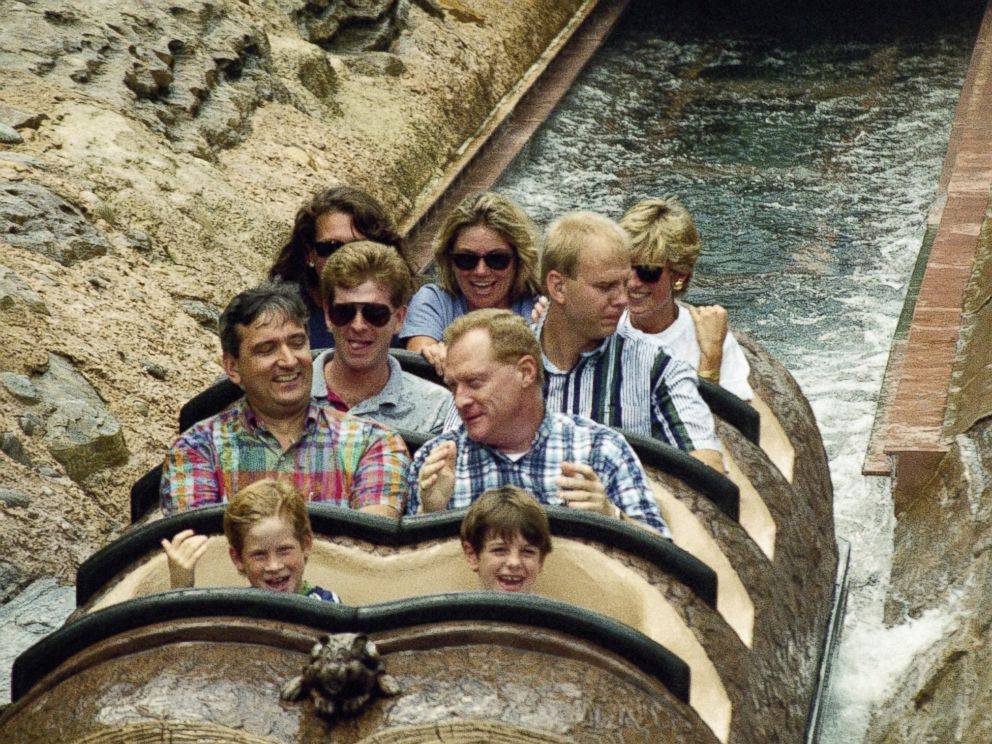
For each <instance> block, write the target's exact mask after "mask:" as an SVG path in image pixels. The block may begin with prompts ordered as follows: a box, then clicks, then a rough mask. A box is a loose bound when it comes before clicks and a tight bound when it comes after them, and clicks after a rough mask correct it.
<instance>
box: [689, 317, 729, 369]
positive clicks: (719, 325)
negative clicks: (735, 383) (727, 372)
mask: <svg viewBox="0 0 992 744" xmlns="http://www.w3.org/2000/svg"><path fill="white" fill-rule="evenodd" d="M688 310H689V315H690V316H691V317H692V322H693V323H694V324H695V326H696V340H697V342H698V343H699V376H700V377H705V378H707V379H709V380H713V381H714V382H719V380H720V365H721V364H723V342H724V340H725V339H726V338H727V310H726V308H723V307H721V306H720V305H701V306H699V307H695V306H693V305H689V306H688Z"/></svg>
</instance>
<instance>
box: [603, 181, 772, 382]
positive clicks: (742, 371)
mask: <svg viewBox="0 0 992 744" xmlns="http://www.w3.org/2000/svg"><path fill="white" fill-rule="evenodd" d="M620 226H621V227H623V229H624V230H625V231H626V232H627V234H628V235H629V236H630V239H631V246H632V250H631V265H632V270H631V272H630V279H629V281H628V283H627V299H628V305H627V311H626V312H625V313H624V314H623V316H622V317H621V318H620V324H619V325H618V326H617V332H618V333H620V334H621V335H624V336H627V337H629V338H636V339H639V340H644V341H650V342H651V343H654V344H657V345H659V346H661V347H662V348H663V349H664V350H665V351H666V352H668V353H669V354H670V355H671V356H673V357H675V358H676V359H681V360H683V361H685V362H688V363H689V364H691V365H692V366H693V367H694V368H695V369H696V370H697V372H698V374H699V376H700V377H702V378H704V379H708V380H710V381H712V382H715V383H718V384H719V385H720V386H722V387H724V388H726V389H727V390H729V391H730V392H732V393H733V394H734V395H736V396H737V397H738V398H741V399H742V400H752V399H753V398H754V391H753V390H752V389H751V386H750V384H748V376H749V375H750V373H751V368H750V366H749V365H748V363H747V359H746V358H745V356H744V352H743V351H742V350H741V347H740V344H738V343H737V339H735V338H734V335H733V334H732V333H730V331H729V330H728V328H727V311H726V310H725V309H724V308H723V307H721V306H719V305H710V306H700V307H694V306H692V305H690V304H688V303H685V302H682V301H680V298H681V297H682V295H684V294H685V292H686V290H687V289H688V288H689V281H690V280H691V279H692V272H693V269H694V268H695V266H696V261H697V260H698V259H699V252H700V247H701V246H700V240H699V233H698V232H697V231H696V225H695V224H694V223H693V221H692V216H691V215H690V214H689V212H688V211H687V210H686V208H685V207H684V206H682V204H681V203H680V202H679V201H678V199H675V198H667V199H645V200H644V201H641V202H638V203H637V204H635V205H634V206H633V207H631V208H630V209H629V210H627V213H626V214H625V215H624V216H623V217H622V218H621V219H620Z"/></svg>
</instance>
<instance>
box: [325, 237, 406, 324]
mask: <svg viewBox="0 0 992 744" xmlns="http://www.w3.org/2000/svg"><path fill="white" fill-rule="evenodd" d="M369 280H371V281H373V282H375V283H376V284H380V285H382V286H383V287H385V288H386V291H387V292H389V301H390V302H391V303H392V304H393V307H394V308H396V307H399V306H400V305H405V304H406V303H408V302H409V301H410V297H411V295H413V277H412V276H411V275H410V268H409V267H408V266H407V265H406V261H404V260H403V259H402V258H401V257H400V254H399V253H397V252H396V249H395V248H391V247H389V246H388V245H383V244H382V243H374V242H372V241H371V240H357V241H355V242H354V243H348V244H346V245H344V246H342V247H341V248H339V249H338V250H337V251H335V252H334V253H333V254H332V255H331V257H330V258H328V259H327V263H326V264H324V270H323V272H321V275H320V297H321V299H322V300H323V301H324V304H326V305H330V304H331V303H332V302H333V301H334V288H335V287H342V288H343V289H354V288H355V287H357V286H358V285H359V284H362V283H363V282H366V281H369Z"/></svg>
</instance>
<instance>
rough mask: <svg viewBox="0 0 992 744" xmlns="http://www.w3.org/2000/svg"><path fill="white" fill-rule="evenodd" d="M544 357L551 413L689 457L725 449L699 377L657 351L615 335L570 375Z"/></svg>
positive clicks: (583, 358)
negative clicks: (587, 420) (649, 440)
mask: <svg viewBox="0 0 992 744" xmlns="http://www.w3.org/2000/svg"><path fill="white" fill-rule="evenodd" d="M541 330H542V329H540V328H539V329H538V337H540V333H541ZM542 357H543V360H544V400H545V404H546V405H547V406H548V408H549V409H551V410H552V411H561V412H562V413H575V414H578V415H580V416H587V417H589V418H591V419H593V420H594V421H598V422H600V423H602V424H607V425H609V426H612V427H615V428H618V429H626V430H627V431H632V432H634V433H635V434H642V435H644V436H650V437H654V438H655V439H657V440H659V441H661V442H664V443H665V444H670V445H672V446H673V447H678V448H679V449H680V450H685V451H687V452H689V451H692V450H697V449H713V450H718V451H719V450H721V447H720V442H719V440H718V439H717V437H716V428H715V424H714V423H713V414H712V413H710V409H709V407H707V405H706V403H705V402H703V399H702V398H701V397H699V388H698V378H697V377H696V373H695V372H694V371H693V369H692V367H690V366H689V365H688V364H686V363H685V362H681V361H679V360H677V359H672V357H670V356H668V354H666V353H665V352H664V351H662V350H661V349H659V348H658V347H657V346H654V345H651V344H648V343H645V342H642V341H637V340H634V339H630V338H625V337H624V336H621V335H619V334H616V333H614V334H613V335H611V336H608V337H607V338H605V339H603V343H601V344H600V345H599V346H598V347H596V348H595V349H593V350H592V351H587V352H584V353H582V354H581V355H580V356H579V361H578V362H576V364H575V366H574V367H572V369H571V370H568V371H563V370H560V369H558V368H557V367H555V365H554V364H552V363H551V360H549V359H548V358H547V357H546V356H544V355H543V354H542Z"/></svg>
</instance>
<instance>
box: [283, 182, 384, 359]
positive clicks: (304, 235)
mask: <svg viewBox="0 0 992 744" xmlns="http://www.w3.org/2000/svg"><path fill="white" fill-rule="evenodd" d="M356 240H374V241H376V242H377V243H384V244H385V245H389V246H392V247H393V248H395V249H396V250H397V251H398V252H399V253H400V255H401V256H402V255H403V239H402V238H401V237H400V235H399V234H398V233H397V232H396V228H395V227H394V226H393V222H392V220H390V219H389V216H388V215H387V214H386V210H384V209H383V208H382V205H381V204H379V202H378V201H376V199H375V198H374V197H373V196H371V195H370V194H368V193H366V192H364V191H362V190H361V189H356V188H352V187H350V186H332V187H331V188H327V189H323V190H321V191H318V192H317V193H316V194H314V195H313V196H312V197H311V198H310V199H309V200H308V201H307V203H306V204H304V205H303V206H302V207H300V209H299V211H298V212H297V213H296V219H295V221H294V223H293V232H292V234H291V235H290V236H289V240H288V241H286V244H285V245H284V246H283V247H282V249H281V250H280V251H279V255H278V256H276V260H275V263H273V265H272V268H271V269H269V277H270V278H273V279H275V278H279V279H283V280H284V281H289V282H293V283H295V284H296V285H298V286H299V288H300V295H301V296H302V297H303V301H304V302H305V303H306V305H307V310H309V312H310V319H309V321H308V322H307V326H308V327H307V331H308V332H309V334H310V348H311V349H325V348H330V347H333V346H334V338H333V337H332V336H331V333H330V331H329V330H328V328H327V324H326V322H325V321H324V310H323V307H322V306H321V303H320V274H321V272H322V271H323V269H324V264H325V263H326V262H327V259H328V258H329V257H330V256H331V254H333V253H334V252H335V251H337V250H338V249H339V248H340V247H341V246H343V245H345V244H347V243H351V242H353V241H356Z"/></svg>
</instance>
